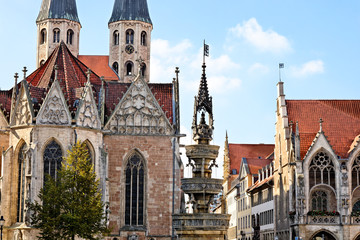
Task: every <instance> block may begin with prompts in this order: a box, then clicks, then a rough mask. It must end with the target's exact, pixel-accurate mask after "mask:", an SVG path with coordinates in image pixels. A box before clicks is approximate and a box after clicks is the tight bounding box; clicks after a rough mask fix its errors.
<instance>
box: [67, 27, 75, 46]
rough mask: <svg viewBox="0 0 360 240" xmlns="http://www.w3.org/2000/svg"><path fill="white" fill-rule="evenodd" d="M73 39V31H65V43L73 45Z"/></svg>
mask: <svg viewBox="0 0 360 240" xmlns="http://www.w3.org/2000/svg"><path fill="white" fill-rule="evenodd" d="M73 38H74V31H73V30H71V29H69V30H68V31H67V36H66V43H67V44H70V45H72V44H73Z"/></svg>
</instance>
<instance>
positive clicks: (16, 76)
mask: <svg viewBox="0 0 360 240" xmlns="http://www.w3.org/2000/svg"><path fill="white" fill-rule="evenodd" d="M14 78H15V85H17V82H18V78H19V74H18V73H15V75H14Z"/></svg>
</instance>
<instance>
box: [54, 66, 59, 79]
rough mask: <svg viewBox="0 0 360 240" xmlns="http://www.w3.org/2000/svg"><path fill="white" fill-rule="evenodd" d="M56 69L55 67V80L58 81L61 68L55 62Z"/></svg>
mask: <svg viewBox="0 0 360 240" xmlns="http://www.w3.org/2000/svg"><path fill="white" fill-rule="evenodd" d="M54 69H55V81H56V80H57V78H58V69H59V68H58V65H57V64H55V66H54Z"/></svg>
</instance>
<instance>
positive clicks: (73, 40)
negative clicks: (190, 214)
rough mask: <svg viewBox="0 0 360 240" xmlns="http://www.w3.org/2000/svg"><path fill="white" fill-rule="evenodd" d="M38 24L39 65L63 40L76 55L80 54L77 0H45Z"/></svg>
mask: <svg viewBox="0 0 360 240" xmlns="http://www.w3.org/2000/svg"><path fill="white" fill-rule="evenodd" d="M36 25H37V32H38V34H37V57H36V64H37V67H39V66H40V65H41V64H42V63H43V62H45V61H46V60H47V58H48V57H49V56H50V55H51V53H52V52H53V51H54V49H55V48H56V47H57V46H58V45H59V43H60V42H62V41H63V42H64V43H65V44H66V45H67V47H68V48H69V50H70V51H71V53H72V54H73V55H74V56H75V57H77V56H78V55H79V35H80V29H81V24H80V21H79V17H78V13H77V8H76V0H43V1H42V4H41V8H40V12H39V15H38V17H37V19H36Z"/></svg>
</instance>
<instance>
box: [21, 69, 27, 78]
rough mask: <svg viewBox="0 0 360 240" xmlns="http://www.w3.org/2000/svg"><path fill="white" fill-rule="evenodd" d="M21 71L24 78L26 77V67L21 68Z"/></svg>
mask: <svg viewBox="0 0 360 240" xmlns="http://www.w3.org/2000/svg"><path fill="white" fill-rule="evenodd" d="M22 71H23V73H24V79H26V72H27V71H28V70H27V69H26V67H24V69H23V70H22Z"/></svg>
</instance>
